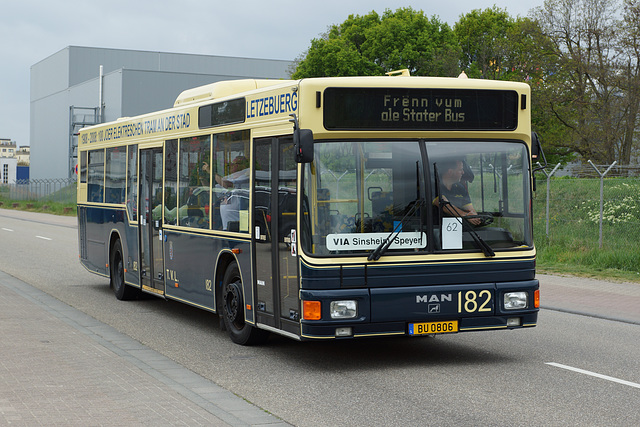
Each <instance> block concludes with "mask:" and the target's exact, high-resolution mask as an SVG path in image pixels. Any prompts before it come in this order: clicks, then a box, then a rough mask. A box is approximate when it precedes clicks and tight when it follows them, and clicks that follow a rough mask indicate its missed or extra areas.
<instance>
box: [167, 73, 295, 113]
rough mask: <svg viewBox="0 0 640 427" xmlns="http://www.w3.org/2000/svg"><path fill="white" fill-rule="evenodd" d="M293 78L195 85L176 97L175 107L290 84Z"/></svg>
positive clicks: (226, 81)
mask: <svg viewBox="0 0 640 427" xmlns="http://www.w3.org/2000/svg"><path fill="white" fill-rule="evenodd" d="M292 81H293V80H266V79H262V80H258V79H241V80H225V81H220V82H216V83H211V84H208V85H204V86H199V87H195V88H193V89H187V90H185V91H183V92H182V93H181V94H180V95H178V97H177V98H176V102H175V103H174V104H173V106H174V107H178V106H183V105H187V104H193V103H197V102H202V101H207V100H213V99H218V98H224V97H226V96H231V95H235V94H238V93H242V92H249V91H251V90H255V89H261V88H265V87H270V86H277V85H282V84H290V83H291V82H292Z"/></svg>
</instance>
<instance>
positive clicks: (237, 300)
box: [220, 262, 269, 345]
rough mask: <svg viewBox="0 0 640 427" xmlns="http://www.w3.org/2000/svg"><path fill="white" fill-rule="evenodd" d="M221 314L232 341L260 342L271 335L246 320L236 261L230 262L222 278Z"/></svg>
mask: <svg viewBox="0 0 640 427" xmlns="http://www.w3.org/2000/svg"><path fill="white" fill-rule="evenodd" d="M220 315H221V316H222V319H223V321H224V326H225V327H226V329H227V332H228V333H229V337H230V338H231V341H233V342H234V343H236V344H240V345H254V344H260V343H263V342H265V341H266V340H267V338H268V337H269V333H268V332H267V331H264V330H261V329H258V328H256V327H253V326H252V325H250V324H248V323H247V322H245V320H244V297H243V295H242V279H241V277H240V269H239V268H238V264H237V263H235V262H232V263H231V264H229V266H228V267H227V270H226V271H225V273H224V278H223V279H222V313H220Z"/></svg>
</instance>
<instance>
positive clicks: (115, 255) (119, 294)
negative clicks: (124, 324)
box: [109, 239, 136, 300]
mask: <svg viewBox="0 0 640 427" xmlns="http://www.w3.org/2000/svg"><path fill="white" fill-rule="evenodd" d="M109 273H110V274H109V276H110V279H111V280H110V285H111V288H112V289H113V293H114V294H116V298H118V299H119V300H129V299H133V298H135V297H136V290H135V289H133V288H132V287H131V286H127V285H126V284H125V282H124V257H123V255H122V243H120V239H118V240H116V242H115V243H114V244H113V248H112V249H111V259H110V263H109Z"/></svg>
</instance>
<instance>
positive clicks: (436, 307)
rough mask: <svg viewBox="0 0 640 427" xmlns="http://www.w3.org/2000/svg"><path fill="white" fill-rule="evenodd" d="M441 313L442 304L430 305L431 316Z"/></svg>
mask: <svg viewBox="0 0 640 427" xmlns="http://www.w3.org/2000/svg"><path fill="white" fill-rule="evenodd" d="M437 313H440V304H429V314H437Z"/></svg>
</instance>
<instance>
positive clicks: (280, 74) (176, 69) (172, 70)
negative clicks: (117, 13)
mask: <svg viewBox="0 0 640 427" xmlns="http://www.w3.org/2000/svg"><path fill="white" fill-rule="evenodd" d="M100 65H102V66H103V68H104V79H103V103H104V106H105V109H104V121H112V120H116V119H117V118H119V117H124V116H135V115H139V114H144V113H148V112H151V111H157V110H162V109H165V108H171V107H172V106H173V103H174V101H175V99H176V97H177V96H178V95H179V94H180V92H182V91H183V90H185V89H190V88H193V87H197V86H201V85H205V84H209V83H214V82H217V81H220V80H229V79H238V78H273V79H287V78H289V74H288V70H289V67H290V66H291V61H281V60H268V59H254V58H234V57H226V56H207V55H190V54H181V53H165V52H146V51H137V50H121V49H102V48H93V47H78V46H68V47H66V48H64V49H62V50H61V51H59V52H56V53H54V54H53V55H51V56H49V57H48V58H45V59H43V60H42V61H40V62H38V63H37V64H34V65H33V66H32V67H31V112H30V117H31V122H30V131H31V137H30V145H31V170H30V174H31V177H32V178H66V177H67V175H68V153H69V107H70V106H72V105H73V106H76V107H97V106H98V74H99V67H100Z"/></svg>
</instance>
